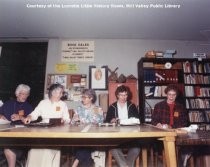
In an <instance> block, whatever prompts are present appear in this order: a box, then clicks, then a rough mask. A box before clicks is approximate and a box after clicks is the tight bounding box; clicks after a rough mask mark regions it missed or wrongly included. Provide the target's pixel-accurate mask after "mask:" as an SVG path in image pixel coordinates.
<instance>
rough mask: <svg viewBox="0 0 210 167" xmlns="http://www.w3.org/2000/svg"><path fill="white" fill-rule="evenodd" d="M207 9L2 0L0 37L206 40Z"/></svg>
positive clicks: (133, 0)
mask: <svg viewBox="0 0 210 167" xmlns="http://www.w3.org/2000/svg"><path fill="white" fill-rule="evenodd" d="M156 4H157V5H156ZM38 5H39V6H38ZM41 5H42V6H41ZM85 5H86V6H85ZM96 5H98V6H96ZM155 5H156V6H155ZM169 5H180V6H175V8H169ZM42 7H45V8H42ZM64 7H65V8H64ZM121 7H124V8H121ZM147 7H148V8H147ZM209 7H210V1H209V0H0V39H10V38H11V39H13V38H23V39H28V38H46V39H48V38H74V39H88V38H89V39H153V40H198V41H205V40H209V39H210V19H209V16H210V9H209Z"/></svg>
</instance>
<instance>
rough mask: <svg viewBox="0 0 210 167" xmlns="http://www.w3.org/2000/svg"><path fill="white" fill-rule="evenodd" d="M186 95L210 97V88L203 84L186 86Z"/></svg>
mask: <svg viewBox="0 0 210 167" xmlns="http://www.w3.org/2000/svg"><path fill="white" fill-rule="evenodd" d="M185 96H186V97H210V88H209V87H201V86H185Z"/></svg>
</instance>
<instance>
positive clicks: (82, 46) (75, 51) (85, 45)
mask: <svg viewBox="0 0 210 167" xmlns="http://www.w3.org/2000/svg"><path fill="white" fill-rule="evenodd" d="M61 61H62V62H93V61H94V41H62V46H61Z"/></svg>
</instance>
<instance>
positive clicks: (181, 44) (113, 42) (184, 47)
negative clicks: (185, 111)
mask: <svg viewBox="0 0 210 167" xmlns="http://www.w3.org/2000/svg"><path fill="white" fill-rule="evenodd" d="M65 40H66V39H65ZM69 40H74V39H69ZM76 40H77V39H76ZM85 40H87V39H85ZM90 40H93V39H90ZM94 41H95V61H94V62H93V63H78V66H79V71H78V73H81V74H87V76H88V73H89V72H88V70H89V65H96V66H102V65H108V67H109V68H110V69H112V70H114V69H115V68H116V67H119V69H118V71H117V72H118V75H120V74H124V75H125V76H128V75H130V74H133V75H134V76H135V77H137V62H138V61H139V60H140V58H141V57H144V55H145V53H146V52H147V51H149V50H155V51H165V50H167V49H176V50H177V54H176V55H175V56H174V57H175V58H184V57H186V58H192V53H193V52H202V53H203V52H206V53H210V45H200V44H201V42H189V41H163V40H130V39H95V40H94ZM61 42H62V39H50V40H49V44H48V55H47V66H46V74H48V73H55V70H54V68H55V64H56V63H61ZM105 92H106V91H105ZM98 93H102V92H101V91H99V92H97V94H98ZM96 103H97V104H98V101H97V102H96ZM67 104H68V106H69V107H70V108H74V107H75V106H76V105H77V104H76V103H70V102H68V103H67Z"/></svg>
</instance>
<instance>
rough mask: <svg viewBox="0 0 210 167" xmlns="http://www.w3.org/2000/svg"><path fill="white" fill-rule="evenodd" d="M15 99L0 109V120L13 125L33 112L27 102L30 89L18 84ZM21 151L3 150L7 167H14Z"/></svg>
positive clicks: (19, 122) (21, 121)
mask: <svg viewBox="0 0 210 167" xmlns="http://www.w3.org/2000/svg"><path fill="white" fill-rule="evenodd" d="M15 95H16V99H12V100H8V101H6V102H5V103H4V104H3V105H2V106H1V107H0V119H4V120H8V121H11V123H14V124H21V123H23V120H24V118H25V117H26V116H27V115H28V114H30V113H31V112H32V111H33V108H32V106H31V105H30V104H29V103H28V102H27V98H28V96H29V95H30V87H29V86H28V85H25V84H20V85H18V86H17V88H16V90H15ZM22 153H23V151H22V150H18V149H9V148H4V155H5V157H6V159H7V162H8V166H9V167H15V164H16V158H17V157H19V156H21V155H22Z"/></svg>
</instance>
